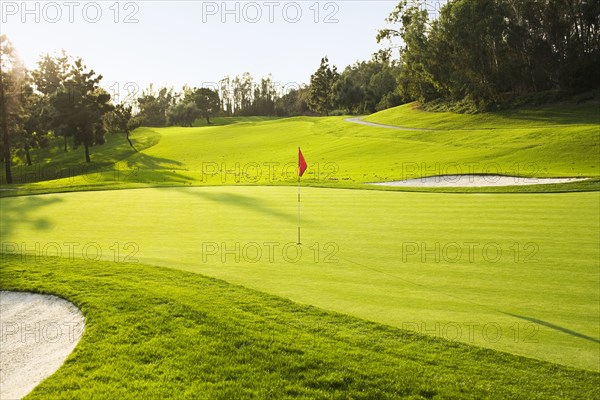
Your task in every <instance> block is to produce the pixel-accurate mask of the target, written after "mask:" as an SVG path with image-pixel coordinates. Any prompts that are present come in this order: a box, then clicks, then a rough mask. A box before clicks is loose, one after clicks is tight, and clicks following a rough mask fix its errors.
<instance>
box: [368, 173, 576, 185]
mask: <svg viewBox="0 0 600 400" xmlns="http://www.w3.org/2000/svg"><path fill="white" fill-rule="evenodd" d="M586 179H587V178H523V177H519V176H506V175H438V176H429V177H425V178H416V179H407V180H404V181H394V182H378V183H370V184H371V185H379V186H405V187H487V186H525V185H543V184H548V183H567V182H578V181H585V180H586Z"/></svg>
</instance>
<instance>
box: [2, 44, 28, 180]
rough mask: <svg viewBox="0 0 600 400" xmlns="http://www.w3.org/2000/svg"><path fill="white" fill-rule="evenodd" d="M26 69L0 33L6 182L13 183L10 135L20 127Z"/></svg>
mask: <svg viewBox="0 0 600 400" xmlns="http://www.w3.org/2000/svg"><path fill="white" fill-rule="evenodd" d="M25 79H26V70H25V67H24V66H23V64H22V62H21V60H20V59H19V57H18V56H17V52H16V50H15V49H14V47H13V46H12V43H11V42H10V41H9V40H8V37H7V36H6V35H4V34H3V35H0V127H1V129H2V158H3V160H4V171H5V175H6V183H9V184H10V183H13V178H12V171H11V161H12V152H11V135H15V134H16V133H17V132H19V131H20V130H21V129H22V123H23V120H24V110H23V106H22V101H23V92H22V90H23V87H24V84H25Z"/></svg>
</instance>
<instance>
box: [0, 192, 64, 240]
mask: <svg viewBox="0 0 600 400" xmlns="http://www.w3.org/2000/svg"><path fill="white" fill-rule="evenodd" d="M59 202H62V199H60V198H59V197H56V196H52V197H48V196H18V197H2V198H0V232H2V242H3V243H7V242H10V240H11V235H12V234H13V232H15V231H16V230H17V229H18V228H19V227H21V226H25V225H29V226H31V227H33V228H34V229H36V230H48V229H50V228H51V227H52V223H51V222H50V220H49V219H48V218H46V217H43V216H35V217H34V215H36V214H37V212H38V210H39V209H40V208H43V207H45V206H48V205H50V204H55V203H59ZM1 250H2V249H0V251H1Z"/></svg>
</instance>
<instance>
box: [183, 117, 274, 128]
mask: <svg viewBox="0 0 600 400" xmlns="http://www.w3.org/2000/svg"><path fill="white" fill-rule="evenodd" d="M274 119H279V117H214V118H211V119H210V124H208V123H207V122H206V119H204V118H199V119H197V120H196V121H194V124H193V125H194V126H196V127H198V126H223V125H232V124H241V123H253V122H262V121H270V120H274Z"/></svg>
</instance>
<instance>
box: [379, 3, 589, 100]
mask: <svg viewBox="0 0 600 400" xmlns="http://www.w3.org/2000/svg"><path fill="white" fill-rule="evenodd" d="M387 21H388V22H389V23H392V24H398V25H399V27H398V29H383V30H380V31H379V33H378V36H377V40H378V42H381V41H383V40H385V39H392V40H394V39H396V38H400V39H401V42H402V45H401V46H400V76H399V85H398V88H397V94H398V95H399V96H400V97H401V99H402V102H408V101H413V100H418V101H420V102H422V103H428V102H435V101H444V102H466V103H468V104H471V105H472V109H473V110H474V111H482V110H487V109H493V108H495V107H497V106H498V105H499V104H502V102H503V101H505V100H506V99H507V98H508V99H510V98H514V97H515V96H518V95H521V94H526V93H540V92H545V91H550V90H554V91H557V90H559V91H564V92H569V93H580V92H585V91H590V90H594V89H597V88H598V87H599V85H600V68H599V67H598V66H599V65H600V46H599V42H600V2H599V1H598V0H527V1H522V0H454V1H449V2H448V3H447V4H445V5H444V6H443V7H441V9H440V13H439V17H438V18H435V19H430V18H429V15H428V13H427V11H426V10H425V9H424V8H423V7H420V5H419V2H414V1H408V0H403V1H401V2H400V3H399V4H398V5H397V7H396V8H395V9H394V11H393V12H392V13H391V14H390V16H389V17H388V19H387Z"/></svg>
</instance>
